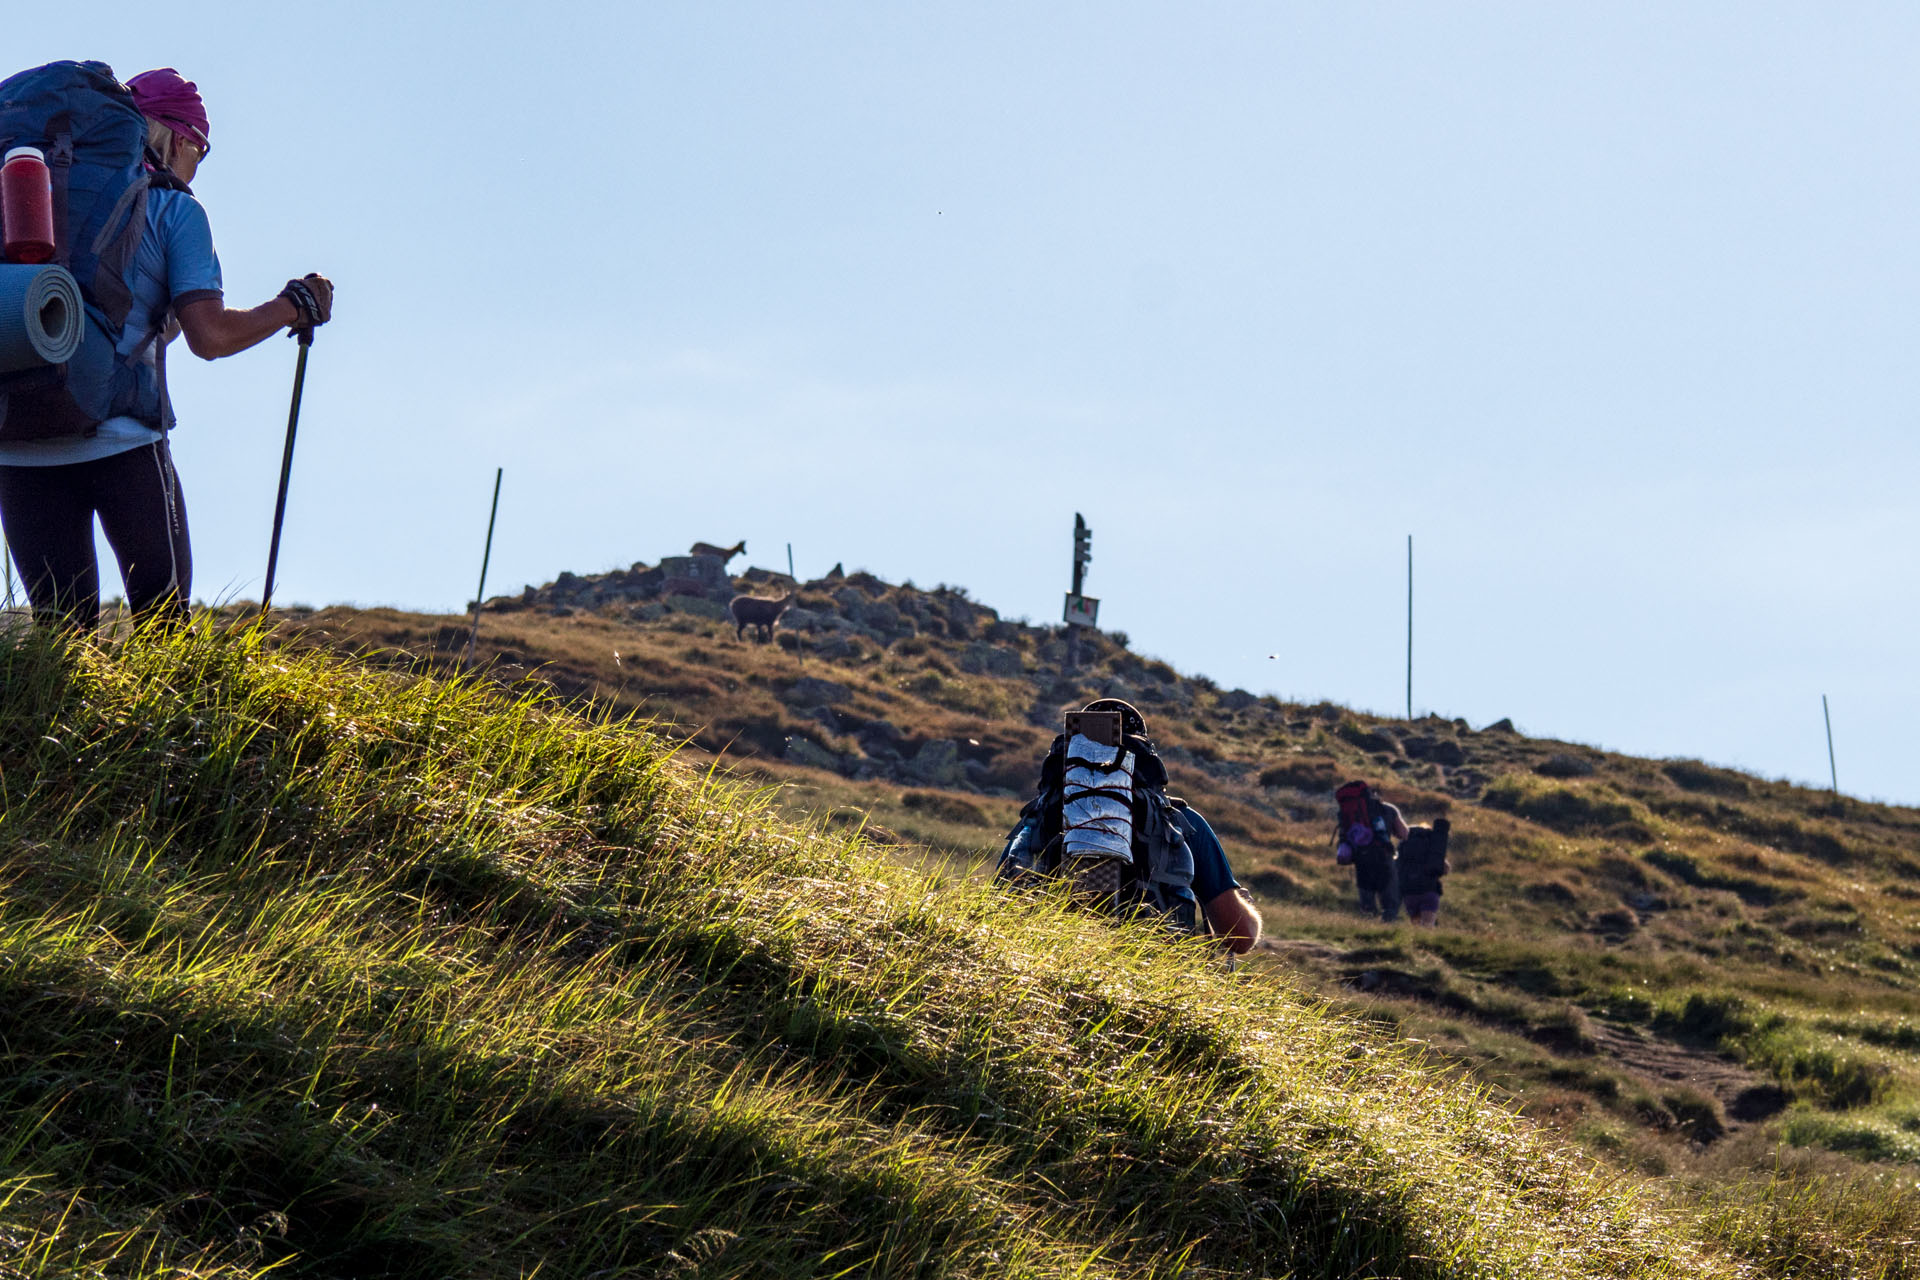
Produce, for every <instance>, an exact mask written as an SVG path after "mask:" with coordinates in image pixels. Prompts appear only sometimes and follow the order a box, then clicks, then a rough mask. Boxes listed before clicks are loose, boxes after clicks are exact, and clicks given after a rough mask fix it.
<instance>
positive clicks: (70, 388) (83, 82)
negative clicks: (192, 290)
mask: <svg viewBox="0 0 1920 1280" xmlns="http://www.w3.org/2000/svg"><path fill="white" fill-rule="evenodd" d="M12 147H38V148H40V150H41V151H42V152H43V153H44V154H45V155H46V157H47V168H48V171H49V173H50V174H51V176H52V179H53V232H54V254H53V260H54V261H55V262H57V263H59V264H60V265H61V266H63V267H65V268H66V269H67V270H69V271H71V272H72V273H73V278H74V279H75V281H77V282H78V283H79V285H80V293H81V297H82V299H83V301H84V302H85V304H86V306H85V309H86V323H85V326H84V328H83V331H82V337H81V340H80V349H79V350H78V351H76V352H75V353H74V355H73V358H72V359H71V360H69V361H68V362H67V363H66V364H63V365H55V366H52V367H50V368H40V369H28V370H24V371H22V372H19V373H11V374H5V375H0V441H17V440H37V439H44V438H47V437H51V436H73V435H91V434H92V433H93V430H94V428H96V427H98V426H99V425H100V424H101V423H102V422H104V421H106V420H107V419H108V418H113V417H119V416H121V415H126V416H128V417H132V418H137V419H138V420H140V421H141V422H144V423H146V424H147V425H148V426H151V427H155V428H165V427H170V426H171V425H172V420H173V414H172V412H171V409H170V407H169V405H168V402H167V391H166V365H165V362H164V355H163V354H161V353H159V352H156V356H155V359H154V360H152V361H151V362H149V361H147V360H146V359H145V358H144V356H145V351H146V346H147V344H146V343H143V344H141V347H140V349H139V350H137V351H135V352H133V353H131V354H128V355H124V356H123V355H121V354H120V353H119V346H120V341H121V338H122V336H123V335H124V334H125V332H126V324H127V318H128V313H129V312H131V311H132V309H133V294H132V291H131V290H130V288H129V287H128V283H127V277H128V272H129V270H130V269H131V267H132V266H133V258H134V254H135V253H136V252H138V251H139V248H140V241H141V238H142V237H143V236H144V235H145V233H146V229H147V195H148V192H149V191H151V190H152V189H153V188H155V187H159V188H162V189H172V190H177V191H185V190H187V185H186V184H185V183H183V182H181V181H180V180H179V179H178V178H176V177H174V176H173V174H172V173H170V172H168V170H167V168H166V166H164V165H162V164H160V163H159V162H158V159H157V158H156V157H154V156H153V155H152V153H150V152H149V151H148V150H147V118H146V117H145V116H143V115H141V114H140V109H139V108H138V107H136V106H135V105H134V102H133V94H132V92H131V91H130V90H129V89H128V88H127V87H126V86H125V85H123V84H121V83H120V81H119V80H118V79H117V78H116V77H115V76H114V74H113V68H111V67H109V66H108V65H107V64H106V63H104V62H49V63H48V64H47V65H45V66H43V67H35V68H33V69H32V70H30V71H22V72H20V73H19V74H18V75H15V76H11V77H9V78H8V79H6V80H4V81H0V152H4V151H6V150H7V149H9V148H12ZM162 327H164V326H162ZM159 338H160V332H159V330H158V329H156V331H155V333H154V334H153V335H152V336H151V337H150V338H149V339H148V342H149V343H151V342H156V341H158V340H159Z"/></svg>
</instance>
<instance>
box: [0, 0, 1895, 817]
mask: <svg viewBox="0 0 1920 1280" xmlns="http://www.w3.org/2000/svg"><path fill="white" fill-rule="evenodd" d="M44 12H45V15H46V16H43V17H41V18H39V19H37V20H36V22H35V23H34V24H32V29H31V30H29V31H26V32H24V33H16V34H14V35H13V36H12V37H11V39H10V48H11V49H12V51H13V52H12V54H11V57H12V58H13V60H14V61H15V62H17V63H18V64H19V65H22V66H25V65H28V64H30V63H32V62H38V61H44V60H46V59H48V58H53V57H97V58H101V59H104V60H106V61H108V62H111V63H112V64H113V65H114V66H115V67H116V68H117V69H118V70H120V71H121V72H122V74H123V75H127V74H132V73H133V72H135V71H138V70H142V69H145V68H147V67H149V66H153V65H160V64H172V65H176V66H178V67H179V68H180V69H181V70H182V71H183V72H185V73H186V74H187V75H188V76H190V77H192V78H194V79H197V80H198V81H199V82H200V84H201V87H202V90H203V92H204V93H205V95H206V98H207V100H208V104H209V108H210V110H211V113H212V118H213V139H214V153H213V157H212V159H211V160H210V161H209V163H208V164H207V165H206V167H205V168H204V169H203V170H202V175H201V180H200V181H199V182H198V183H197V188H198V191H199V193H200V195H201V197H202V199H203V201H204V203H205V204H206V206H207V208H208V210H209V211H210V213H211V215H212V220H213V225H214V231H215V237H216V240H217V242H218V244H219V247H220V250H221V255H222V259H223V262H224V264H225V267H226V273H227V281H228V287H229V292H230V299H231V300H232V301H233V302H235V303H236V304H250V303H252V302H256V301H259V300H261V299H264V298H265V297H267V296H270V295H271V294H272V293H273V292H275V291H276V290H277V289H278V288H279V286H280V284H281V282H282V281H284V280H285V279H286V277H287V276H288V275H290V274H295V273H298V272H303V271H307V270H321V271H324V272H326V273H328V274H329V275H332V276H333V277H335V279H336V280H337V281H338V282H339V286H340V302H339V313H338V320H337V321H336V323H335V324H334V325H332V326H330V327H329V328H328V329H327V330H326V331H325V332H323V333H322V335H321V337H320V340H319V342H318V343H317V344H316V346H315V348H314V353H313V360H312V367H311V372H310V375H309V382H308V391H307V403H306V408H305V411H304V414H303V419H302V435H301V443H300V453H299V458H298V463H297V467H296V472H295V477H294V488H293V495H292V500H291V507H290V512H289V517H288V526H287V537H286V544H285V549H284V551H283V558H282V563H281V583H280V587H279V591H278V594H279V596H280V598H281V599H282V600H283V601H286V602H294V601H304V602H311V603H315V604H322V603H330V602H336V601H351V602H356V603H362V604H380V603H392V604H399V605H404V606H408V607H416V608H435V609H447V610H452V609H457V608H459V607H460V605H461V602H462V601H464V600H465V599H466V598H467V596H468V594H469V593H470V592H471V591H472V589H473V583H474V577H475V575H476V573H477V571H478V564H477V561H478V556H479V543H480V539H481V536H482V535H483V533H484V531H485V522H486V499H487V495H488V492H489V489H490V486H491V483H492V477H493V468H494V467H495V466H496V465H500V466H504V467H505V468H506V472H507V475H506V487H505V493H504V496H503V499H502V503H501V513H500V529H499V534H498V541H497V544H496V547H495V552H494V572H493V575H492V579H491V586H492V588H493V589H494V590H495V591H500V590H507V589H514V588H517V587H519V586H520V585H521V584H523V583H528V582H534V583H537V582H544V581H547V580H549V579H551V578H553V577H554V576H555V575H556V574H557V573H559V572H560V571H561V570H563V569H572V570H576V571H580V572H591V571H595V570H600V569H605V568H608V567H610V566H613V565H624V564H627V563H629V562H631V561H634V560H639V559H645V560H648V561H654V560H657V559H658V558H659V557H660V556H661V555H662V554H668V553H674V552H678V551H681V550H683V549H684V548H685V547H686V546H687V544H688V543H690V542H692V541H693V540H694V539H696V538H702V539H707V540H710V541H726V542H731V541H734V540H736V539H738V538H742V537H744V538H746V539H747V541H748V547H749V553H750V554H749V555H748V556H747V560H748V561H749V562H751V563H755V564H760V565H766V566H769V567H784V555H785V553H784V545H785V543H787V542H788V541H791V542H793V544H794V549H795V555H796V556H797V558H798V561H799V568H800V570H801V572H802V573H803V574H808V575H813V574H819V573H821V572H824V571H825V570H826V569H827V568H828V567H830V566H831V565H832V564H833V563H834V562H835V561H844V562H845V563H846V565H847V567H848V568H849V569H852V568H855V567H861V566H864V567H867V568H870V569H872V570H873V571H874V572H876V573H879V574H881V575H882V576H884V577H888V578H891V579H896V580H898V579H904V578H912V579H913V580H915V581H916V582H918V583H921V584H922V585H932V584H934V583H937V582H942V581H944V582H954V583H962V584H965V585H966V586H968V587H969V588H971V589H972V590H973V592H974V594H975V595H976V596H977V597H978V598H980V599H982V600H985V601H987V602H988V603H991V604H994V605H996V606H998V607H1000V608H1001V609H1002V610H1003V611H1005V612H1007V613H1009V614H1013V615H1019V614H1026V615H1029V616H1031V617H1032V618H1034V619H1035V620H1048V619H1053V618H1057V617H1058V614H1059V609H1060V593H1061V591H1062V590H1063V589H1064V586H1065V578H1066V570H1067V559H1068V551H1069V531H1070V529H1071V525H1072V520H1073V513H1074V511H1075V510H1076V509H1077V510H1080V511H1083V512H1085V514H1086V516H1087V519H1088V521H1089V523H1090V524H1092V526H1093V528H1094V555H1095V559H1094V563H1093V567H1092V572H1091V575H1090V577H1089V579H1088V584H1087V585H1088V590H1089V591H1090V592H1092V593H1094V594H1097V595H1099V596H1100V597H1102V598H1103V600H1104V602H1105V603H1104V605H1103V620H1104V621H1106V622H1108V623H1109V624H1110V625H1111V626H1113V627H1115V628H1120V629H1124V630H1126V631H1127V632H1128V633H1130V635H1131V636H1132V637H1133V641H1134V644H1135V647H1136V648H1138V649H1140V650H1143V651H1146V652H1150V653H1153V654H1156V655H1160V656H1164V657H1166V658H1168V659H1170V660H1172V661H1173V662H1175V663H1176V665H1178V666H1180V667H1182V668H1183V669H1187V670H1194V671H1202V672H1205V673H1207V674H1209V675H1212V676H1214V677H1215V678H1216V679H1219V680H1220V681H1222V682H1223V683H1226V684H1229V685H1244V686H1247V687H1249V688H1252V689H1255V690H1263V691H1272V692H1276V693H1280V694H1282V695H1285V696H1289V697H1295V698H1302V699H1317V698H1323V697H1324V698H1331V699H1334V700H1336V701H1340V702H1345V703H1350V704H1353V705H1356V706H1360V707H1363V708H1368V709H1372V710H1378V711H1395V710H1398V709H1399V708H1400V707H1401V705H1402V701H1403V687H1402V682H1403V678H1404V677H1403V671H1402V662H1403V659H1404V650H1403V646H1404V642H1405V618H1404V613H1403V609H1404V591H1405V583H1404V577H1403V574H1404V556H1405V538H1406V535H1407V534H1408V533H1410V532H1411V533H1413V534H1414V535H1415V538H1416V555H1417V559H1418V572H1419V582H1418V600H1417V615H1416V640H1417V648H1416V657H1415V673H1414V680H1415V684H1414V703H1415V709H1416V711H1419V712H1425V711H1427V710H1438V711H1441V712H1443V713H1445V714H1447V715H1460V716H1465V717H1467V718H1468V719H1469V720H1471V721H1473V722H1474V723H1475V724H1476V725H1478V724H1484V723H1486V722H1488V721H1491V720H1494V719H1498V718H1500V717H1502V716H1511V717H1512V718H1513V719H1514V720H1515V721H1516V722H1517V723H1518V724H1519V725H1520V726H1521V728H1523V729H1524V730H1527V731H1529V732H1534V733H1540V734H1550V735H1554V736H1560V737H1566V738H1571V739H1575V740H1579V741H1587V742H1593V743H1597V744H1600V745H1604V746H1608V747H1613V748H1618V749H1622V750H1631V751H1635V752H1641V753H1645V754H1651V755H1687V756H1700V757H1704V758H1706V759H1708V760H1713V761H1717V762H1722V763H1727V764H1734V765H1739V766H1742V767H1746V768H1750V769H1754V770H1756V771H1758V772H1761V773H1763V774H1767V775H1774V776H1790V777H1794V778H1798V779H1803V780H1810V781H1818V782H1824V780H1825V778H1826V772H1827V760H1826V748H1825V743H1824V740H1823V738H1822V731H1821V723H1820V695H1821V694H1822V693H1823V692H1824V693H1827V694H1829V695H1830V696H1831V697H1832V700H1833V708H1834V729H1835V735H1836V738H1837V741H1838V749H1839V767H1840V780H1841V784H1842V788H1843V789H1844V790H1847V791H1849V792H1852V793H1855V794H1863V795H1869V796H1877V797H1883V798H1890V799H1897V800H1900V801H1902V802H1905V803H1909V804H1912V803H1920V768H1917V767H1916V765H1917V764H1920V753H1917V752H1916V750H1915V748H1914V745H1913V743H1914V741H1915V738H1916V733H1917V732H1920V676H1916V674H1915V662H1914V653H1915V648H1916V646H1915V642H1914V639H1913V637H1914V634H1915V632H1916V629H1917V628H1920V603H1916V601H1915V598H1914V596H1915V587H1916V581H1915V579H1916V575H1915V573H1914V571H1913V568H1912V558H1913V555H1914V552H1915V548H1916V544H1917V543H1920V508H1917V507H1916V503H1915V501H1914V499H1913V497H1912V495H1911V492H1910V491H1911V489H1912V488H1913V486H1914V483H1915V480H1916V471H1920V466H1917V465H1916V464H1920V443H1916V433H1915V430H1914V424H1915V418H1916V409H1917V407H1920V368H1917V367H1916V364H1915V362H1914V359H1913V357H1912V351H1913V349H1914V347H1915V345H1916V338H1917V337H1920V332H1917V330H1920V325H1916V320H1915V310H1914V301H1915V299H1916V297H1920V248H1917V246H1916V241H1915V233H1916V232H1915V229H1916V227H1920V216H1917V215H1920V170H1917V169H1916V165H1915V146H1914V136H1915V127H1916V119H1920V111H1917V109H1920V77H1916V76H1915V75H1914V72H1913V68H1914V67H1915V66H1917V65H1920V10H1915V9H1914V8H1912V7H1911V6H1905V5H1895V4H1851V5H1813V4H1806V5H1778V4H1756V3H1749V2H1742V3H1713V4H1708V3H1694V4H1686V3H1678V4H1663V5H1659V6H1654V5H1607V6H1599V5H1593V6H1582V7H1576V6H1569V5H1540V4H1533V3H1514V4H1474V5H1438V4H1429V3H1410V4H1357V5H1356V4H1345V3H1341V4H1333V3H1329V4H1323V5H1316V6H1305V5H1286V4H1277V3H1276V4H1258V5H1256V4H1204V3H1202V4H1181V5H1173V4H1162V5H1145V4H1125V3H1111V2H1109V3H1100V4H1050V5H1033V4H1030V3H1021V4H994V3H969V4H966V5H948V6H942V7H937V8H936V7H934V6H926V5H912V6H910V5H898V4H888V5H882V4H878V3H874V4H861V5H852V4H788V3H781V4H773V3H762V4H732V5H729V4H692V3H687V4H675V5H664V4H638V5H635V4H547V5H538V6H535V5H504V4H479V5H473V4H463V5H452V4H445V5H414V4H404V3H392V4H382V5H372V4H355V3H348V4H329V5H325V6H320V5H313V6H305V7H296V6H282V5H274V6H264V5H263V6H251V7H249V8H248V9H246V10H236V9H235V8H233V7H232V6H228V5H195V4H191V3H187V4H179V3H176V4H169V5H165V6H155V5H152V4H141V5H137V6H136V5H116V4H90V5H87V6H84V7H82V6H65V7H58V6H54V7H47V8H45V10H44ZM292 359H293V353H292V348H291V344H290V343H287V342H284V341H276V342H274V343H272V344H270V345H269V346H267V347H265V348H263V349H259V350H256V351H254V352H250V353H247V354H245V355H242V356H239V357H236V358H235V359H233V360H231V361H227V362H223V363H222V364H219V365H215V366H204V365H200V364H199V363H198V362H195V361H191V360H190V359H181V360H179V361H177V363H176V373H175V379H174V382H175V392H176V399H177V401H178V407H179V411H180V416H181V419H182V422H183V426H182V428H181V430H180V432H179V434H178V436H177V437H176V448H177V450H178V454H179V459H180V466H181V470H182V472H183V475H184V478H185V482H186V486H187V497H188V505H189V510H190V512H191V517H192V521H193V525H194V534H195V554H196V561H197V566H196V587H197V590H198V592H199V593H200V594H202V595H203V596H207V597H219V596H233V595H257V593H258V590H259V582H260V576H261V574H262V572H263V570H264V561H265V549H266V543H267V533H268V525H269V521H270V519H271V514H272V500H273V485H274V480H275V476H276V472H277V467H278V460H279V451H280V445H281V438H282V428H283V426H284V423H285V413H286V396H287V389H288V383H289V379H290V376H291V370H292ZM1269 654H1273V655H1277V657H1275V658H1269V657H1268V655H1269Z"/></svg>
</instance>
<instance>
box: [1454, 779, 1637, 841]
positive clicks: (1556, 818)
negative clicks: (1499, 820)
mask: <svg viewBox="0 0 1920 1280" xmlns="http://www.w3.org/2000/svg"><path fill="white" fill-rule="evenodd" d="M1481 803H1483V804H1486V805H1488V806H1489V807H1491V808H1495V809H1504V810H1506V811H1507V812H1508V813H1511V814H1515V815H1518V816H1519V817H1522V818H1525V819H1526V820H1527V821H1529V822H1537V823H1539V824H1540V825H1541V826H1543V827H1550V828H1552V829H1553V830H1555V831H1559V832H1563V833H1565V834H1567V835H1589V834H1601V833H1604V834H1607V835H1613V836H1618V837H1620V838H1623V839H1636V838H1637V839H1650V838H1652V832H1651V831H1649V830H1648V829H1647V826H1646V823H1645V821H1644V819H1645V816H1646V811H1645V810H1643V809H1641V808H1640V806H1638V805H1636V804H1634V803H1633V802H1632V801H1631V800H1628V799H1627V798H1626V797H1625V796H1622V795H1621V794H1620V793H1619V792H1617V791H1615V790H1614V789H1613V788H1612V787H1608V786H1591V787H1575V786H1556V785H1552V784H1548V783H1543V782H1541V781H1539V780H1537V779H1533V778H1527V777H1522V776H1520V775H1517V774H1508V775H1506V776H1504V777H1501V778H1496V779H1495V780H1494V781H1493V782H1492V783H1491V784H1489V785H1488V787H1487V790H1486V793H1485V794H1484V795H1483V796H1482V797H1481Z"/></svg>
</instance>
